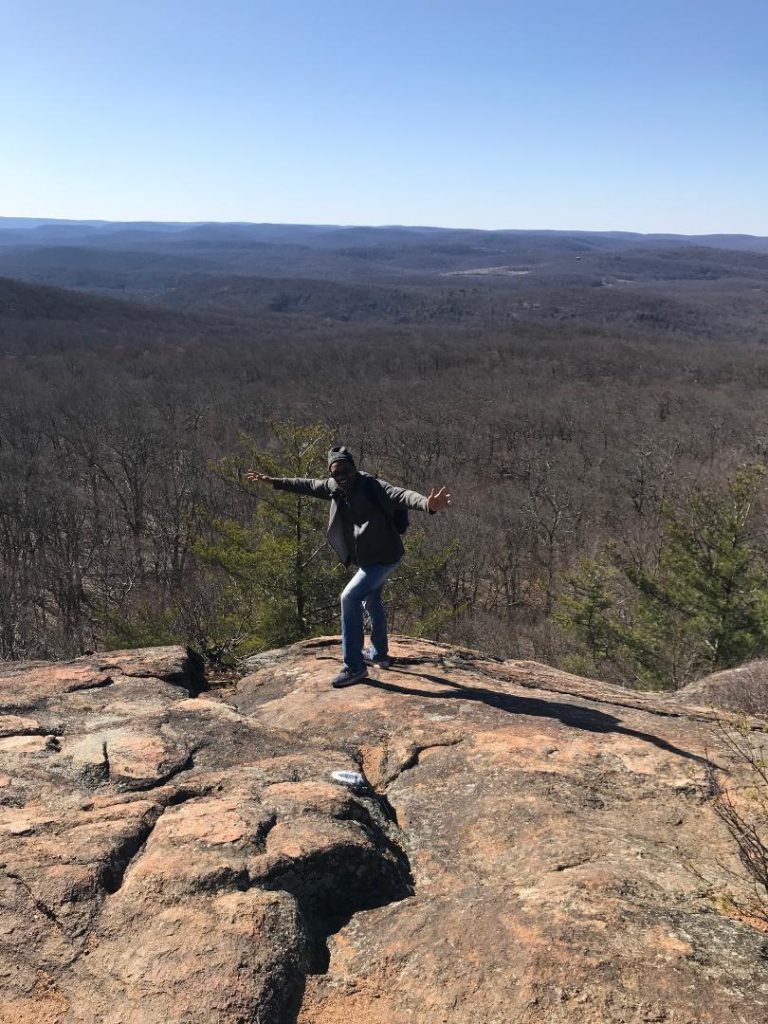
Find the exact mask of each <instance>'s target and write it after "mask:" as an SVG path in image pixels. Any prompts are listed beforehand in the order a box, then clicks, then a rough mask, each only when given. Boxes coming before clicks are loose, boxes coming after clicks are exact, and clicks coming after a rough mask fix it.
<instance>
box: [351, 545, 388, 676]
mask: <svg viewBox="0 0 768 1024" xmlns="http://www.w3.org/2000/svg"><path fill="white" fill-rule="evenodd" d="M399 564H400V563H399V562H392V564H391V565H366V566H365V567H364V568H360V569H358V570H357V572H356V573H355V575H354V576H353V577H352V579H351V580H350V581H349V583H348V584H347V585H346V587H345V588H344V591H343V593H342V595H341V652H342V655H343V657H344V667H345V668H348V669H349V671H350V672H357V671H358V670H359V669H361V668H362V667H363V665H364V662H363V640H364V638H365V630H364V622H363V608H365V610H366V611H367V612H368V614H369V615H370V617H371V653H372V654H373V656H374V657H375V658H383V657H385V656H386V654H387V613H386V612H385V611H384V602H383V601H382V599H381V592H382V590H383V589H384V584H385V583H386V581H387V577H388V576H389V574H390V573H391V572H393V571H394V570H395V569H396V568H397V567H398V565H399Z"/></svg>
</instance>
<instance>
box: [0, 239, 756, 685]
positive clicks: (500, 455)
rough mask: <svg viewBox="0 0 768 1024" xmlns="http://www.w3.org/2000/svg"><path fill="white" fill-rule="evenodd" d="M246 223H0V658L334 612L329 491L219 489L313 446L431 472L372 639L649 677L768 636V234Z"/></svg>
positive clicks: (329, 617) (205, 640) (216, 636)
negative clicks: (339, 445)
mask: <svg viewBox="0 0 768 1024" xmlns="http://www.w3.org/2000/svg"><path fill="white" fill-rule="evenodd" d="M224 227H225V226H221V228H222V229H223V228H224ZM246 227H247V226H242V227H241V229H239V231H235V230H234V229H233V230H230V231H229V233H227V232H226V231H223V230H220V231H219V232H218V234H217V233H216V232H214V231H213V228H212V227H211V226H209V228H208V229H207V233H206V229H205V227H204V226H203V227H200V228H198V229H197V233H196V234H195V233H194V232H192V235H193V237H191V238H190V237H189V234H190V232H189V231H186V232H181V233H179V232H174V231H171V230H170V229H168V230H166V231H165V232H162V231H159V230H157V231H155V230H154V229H153V230H152V231H149V230H148V229H147V230H145V229H141V230H139V229H130V230H128V229H126V230H125V232H124V236H125V235H127V236H128V237H123V238H122V241H120V240H119V239H118V240H116V239H115V233H113V234H111V235H109V234H102V235H99V234H98V233H99V231H100V230H102V229H99V228H97V227H91V228H90V229H89V231H90V232H91V233H92V234H93V233H95V234H96V235H98V238H90V237H89V238H87V239H86V241H87V242H88V245H87V246H86V245H84V244H83V235H84V234H85V235H88V232H87V231H85V229H84V228H83V226H78V225H74V226H69V227H67V228H66V229H64V228H63V227H60V228H59V230H60V231H64V230H66V232H67V233H68V235H67V238H68V240H67V244H66V246H62V245H60V244H59V243H58V241H57V243H56V245H51V244H50V238H48V237H47V236H45V232H44V226H43V227H41V228H39V229H34V230H36V231H37V232H38V235H37V236H36V239H35V240H34V244H33V240H32V239H31V237H30V234H29V232H30V230H31V229H29V228H23V227H21V228H20V227H18V226H17V225H16V226H13V227H12V228H8V229H7V230H5V231H3V230H1V229H0V242H3V241H4V244H0V272H2V273H8V274H10V275H12V276H15V277H16V278H25V279H26V280H27V282H28V283H21V281H19V280H10V279H3V280H2V282H0V352H1V353H2V354H1V355H0V359H1V360H2V376H3V387H2V391H0V473H1V474H2V480H3V488H2V493H0V585H1V586H2V594H3V611H4V614H3V616H2V620H1V621H0V630H1V633H0V657H3V658H6V659H12V658H22V657H24V658H29V657H46V658H47V657H64V656H68V655H73V654H78V653H81V652H83V651H84V650H88V649H92V648H96V647H101V646H103V645H105V644H107V645H109V644H120V645H121V646H126V645H129V644H133V643H145V642H146V643H149V642H163V641H166V640H168V641H171V640H179V641H189V642H192V643H193V644H194V645H195V646H197V647H198V648H199V649H200V650H202V651H203V652H204V653H206V654H207V655H208V656H209V657H212V658H215V659H219V660H224V661H226V660H227V659H230V658H232V657H235V656H237V655H239V654H243V653H246V652H248V651H252V650H256V649H260V648H262V647H267V646H269V647H274V646H279V645H280V644H283V643H286V642H288V641H290V640H292V639H295V638H297V637H299V636H302V635H309V634H311V633H313V632H315V633H316V632H319V631H330V630H335V628H336V625H335V622H336V600H337V592H338V589H339V585H340V582H341V580H342V579H343V572H342V571H341V569H340V568H338V567H336V566H335V565H334V563H333V560H332V558H331V556H330V554H329V553H327V552H326V551H325V550H324V549H323V548H322V547H321V541H322V536H323V520H324V518H325V514H326V512H327V507H326V506H324V505H323V504H322V503H316V504H315V505H314V506H313V505H310V506H307V505H306V503H305V504H303V505H298V504H297V502H296V500H295V499H293V498H290V497H287V496H280V497H274V496H273V495H271V493H269V494H267V495H266V497H265V495H264V492H256V491H254V490H252V489H251V488H249V487H248V486H247V485H245V484H244V483H243V482H242V480H241V473H242V470H243V469H244V468H247V467H248V466H254V465H255V466H260V467H262V468H264V469H265V470H266V471H268V472H271V473H273V474H278V473H279V474H285V475H288V474H290V475H297V474H299V473H301V474H307V475H324V472H325V468H324V464H323V453H324V451H325V450H326V447H327V444H328V442H329V441H334V442H344V443H346V444H348V445H349V446H350V447H351V448H352V449H353V451H354V452H355V453H356V454H357V455H358V457H359V462H360V464H361V466H362V468H365V469H368V470H371V471H374V472H377V473H380V474H381V475H382V476H384V477H385V478H387V479H390V480H392V481H394V482H397V483H402V484H405V485H408V486H410V487H413V488H416V489H418V490H421V491H428V490H429V488H430V487H431V486H433V485H440V484H448V485H449V486H450V487H451V489H452V491H453V494H454V508H453V511H452V512H451V513H450V514H447V515H441V516H437V517H433V518H431V519H430V520H429V521H426V520H421V519H419V518H418V517H413V519H414V521H413V525H412V528H411V531H410V532H409V535H408V543H409V546H410V549H411V550H410V554H409V558H408V561H407V562H406V563H404V566H403V568H402V569H401V571H400V573H399V575H398V578H397V579H395V580H394V581H393V584H392V587H391V596H392V603H393V617H392V618H393V628H394V630H395V631H403V632H422V633H424V634H426V635H428V636H432V637H435V638H438V639H445V640H451V641H455V642H464V643H469V644H473V645H477V646H482V647H483V648H484V649H485V650H486V651H488V652H491V653H496V654H498V655H505V656H521V657H530V658H536V659H539V660H544V661H549V662H551V663H553V664H557V665H561V666H564V667H576V668H579V669H580V670H582V671H587V672H589V671H591V672H599V673H600V674H601V675H602V677H603V678H607V679H611V680H614V681H618V682H624V683H627V684H629V685H639V686H653V687H669V686H677V685H681V684H682V683H684V682H686V681H688V680H690V679H691V678H694V677H695V676H697V675H700V674H702V673H703V672H705V671H709V670H712V669H715V668H721V667H726V666H727V665H728V664H734V663H736V662H737V661H738V660H739V659H743V658H744V657H748V656H752V655H754V654H756V653H760V652H762V651H764V649H765V646H766V635H765V630H764V627H763V626H762V623H763V622H765V621H768V617H767V616H766V615H765V613H766V611H768V603H767V602H768V587H766V584H765V583H764V580H765V578H766V577H765V574H764V571H763V570H764V569H765V559H766V550H765V538H766V535H767V534H766V528H767V527H768V509H767V508H766V502H765V488H766V484H765V478H764V476H763V467H764V465H765V460H766V453H767V452H768V422H766V388H768V327H767V326H766V324H768V320H767V319H766V314H768V292H767V291H766V282H767V281H768V254H765V252H761V251H760V248H761V241H764V240H759V239H755V240H752V242H751V243H749V242H748V241H747V242H744V241H742V243H741V244H740V245H739V248H738V249H737V248H736V245H737V244H738V242H737V240H734V239H730V240H728V244H729V245H730V246H731V248H722V247H719V246H718V245H717V240H708V241H709V242H710V244H709V245H702V242H701V240H700V239H695V240H684V239H683V240H681V239H680V238H675V239H670V240H664V239H647V238H644V237H642V236H621V235H615V236H614V235H611V236H586V235H585V236H583V237H582V236H571V235H565V236H559V235H557V234H545V233H542V234H541V235H539V236H536V237H533V233H531V237H529V236H528V235H523V234H515V233H508V234H509V237H506V234H507V233H497V235H498V237H497V235H496V234H495V235H494V236H493V237H489V233H471V232H464V233H457V232H454V233H450V237H447V238H445V237H443V236H441V235H435V236H433V235H429V237H427V238H426V239H425V237H424V235H423V233H422V234H418V233H416V234H409V233H408V232H407V231H406V230H405V229H398V230H400V235H399V236H397V237H396V238H395V237H393V236H392V235H388V236H386V237H385V236H376V234H375V232H374V233H372V231H373V229H359V231H358V232H357V234H354V233H352V234H343V233H342V234H341V235H339V232H338V229H337V230H336V231H332V230H331V229H327V230H321V229H309V228H307V229H303V232H304V233H303V235H302V234H301V232H300V231H299V229H298V228H297V229H295V230H294V231H293V232H292V231H290V230H287V231H286V232H285V236H283V235H280V233H279V232H278V230H277V229H278V227H279V226H273V234H275V235H276V236H279V237H277V239H276V240H273V241H270V240H269V238H268V237H261V238H259V239H256V240H254V238H253V237H252V235H249V233H248V231H246V230H245V228H246ZM265 230H266V229H265ZM387 230H389V229H387ZM392 231H394V229H392ZM41 232H42V235H43V237H42V238H41ZM78 232H79V234H78ZM73 233H74V237H75V240H76V242H77V244H76V245H74V246H72V245H71V244H70V242H71V239H70V236H71V235H72V234H73ZM148 234H149V235H150V236H151V238H150V239H149V241H148V238H147V235H148ZM475 235H478V236H479V237H475ZM161 236H162V237H161ZM182 236H183V240H182ZM329 236H333V238H335V242H331V241H330V240H329ZM459 236H461V237H459ZM470 236H471V237H470ZM502 236H503V237H502ZM286 237H287V238H288V241H286ZM340 238H341V242H340ZM158 239H159V240H158ZM150 241H151V246H149V242H150ZM107 242H108V243H109V244H107ZM713 242H714V243H715V244H712V243H713ZM119 245H122V246H123V247H122V248H120V247H119ZM99 246H101V248H99ZM147 246H149V249H148V248H147ZM763 248H764V247H763ZM750 250H751V251H750ZM515 253H517V257H519V258H517V257H516V256H515ZM141 254H143V255H141ZM292 254H293V255H292ZM294 257H295V258H294ZM291 260H293V262H291ZM206 261H207V262H206ZM366 266H367V268H368V269H367V270H365V269H364V268H365V267H366ZM350 267H354V269H353V270H350V269H349V268H350ZM265 268H266V269H265ZM361 268H363V269H361ZM382 268H384V269H382ZM308 270H309V272H308ZM29 282H34V283H29ZM62 283H64V284H67V285H70V286H71V285H75V284H76V285H77V286H78V287H79V288H81V289H84V290H87V292H89V294H87V293H86V291H77V292H75V291H71V290H62V289H60V288H55V287H50V285H51V284H62ZM96 293H98V294H96ZM118 295H123V296H124V297H125V299H127V300H129V301H125V299H124V300H118V299H117V298H116V296H118ZM297 538H299V540H297ZM318 548H320V550H317V549H318Z"/></svg>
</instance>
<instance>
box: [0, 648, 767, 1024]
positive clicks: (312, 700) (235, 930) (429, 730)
mask: <svg viewBox="0 0 768 1024" xmlns="http://www.w3.org/2000/svg"><path fill="white" fill-rule="evenodd" d="M394 654H395V655H396V658H397V661H396V663H395V665H394V666H393V668H392V669H390V670H389V671H386V672H384V671H381V672H377V673H376V675H375V677H372V678H371V679H369V680H368V681H366V682H365V683H363V684H360V685H358V686H354V687H350V688H348V689H345V690H332V689H331V688H330V687H329V679H330V677H331V676H332V675H333V674H334V672H335V671H336V669H337V664H338V641H337V640H336V639H331V638H321V639H318V640H313V641H308V642H306V643H303V644H298V645H296V646H294V647H292V648H288V649H286V650H282V651H276V652H272V653H270V654H268V655H261V656H259V657H258V658H256V659H252V660H251V665H250V671H249V672H248V674H247V675H246V676H245V677H244V678H242V679H241V680H240V682H239V683H238V684H237V686H236V687H230V688H226V689H213V690H209V689H207V688H206V684H205V681H204V678H203V676H202V673H201V670H200V666H199V664H198V663H197V662H196V661H195V659H194V658H193V657H192V656H190V655H189V654H188V653H187V652H185V651H183V650H182V649H179V648H164V649H156V650H146V651H126V652H110V653H109V654H105V655H95V656H92V657H88V658H81V659H78V660H76V661H74V662H70V663H68V664H65V665H49V664H43V663H37V664H26V665H16V666H5V667H4V668H3V670H2V671H0V864H1V865H2V871H1V872H0V893H1V895H0V898H1V899H2V916H1V917H0V992H1V994H0V1021H1V1022H3V1024H11V1022H13V1024H31V1022H33V1021H34V1022H35V1024H54V1022H56V1024H193V1022H194V1024H236V1022H254V1024H349V1022H352V1021H355V1022H359V1021H365V1022H367V1024H384V1022H387V1024H405V1022H418V1024H436V1022H451V1024H469V1022H470V1021H471V1022H473V1024H511V1022H520V1024H565V1022H566V1021H567V1022H569V1024H572V1022H575V1021H578V1022H579V1024H641V1022H644V1024H648V1022H651V1021H657V1022H660V1021H665V1022H669V1024H725V1022H728V1021H731V1020H733V1021H740V1022H743V1024H765V1021H766V1020H767V1019H768V934H766V932H765V931H764V930H761V927H760V922H759V921H757V920H752V919H749V918H748V917H746V916H745V915H744V914H743V913H740V912H739V911H738V910H737V909H736V907H735V905H734V904H733V903H732V902H731V900H730V899H729V895H730V894H731V893H732V892H733V890H734V886H738V885H740V884H742V882H744V880H745V879H744V870H743V867H742V865H741V863H740V860H739V857H738V850H737V848H736V845H735V844H734V842H733V840H732V839H731V836H730V835H729V833H728V830H727V829H726V827H725V825H724V824H723V823H722V821H721V820H720V818H719V817H718V816H717V814H716V813H715V811H714V808H713V789H712V786H713V779H715V778H718V779H719V780H720V782H721V784H726V785H728V786H729V787H730V789H731V791H732V792H733V793H734V794H736V795H737V797H738V793H739V791H740V788H741V787H743V786H744V785H745V784H746V783H747V782H748V780H747V779H746V778H745V777H743V776H742V768H741V766H740V765H739V764H738V762H735V761H734V759H733V756H732V751H731V750H730V749H729V748H728V746H727V745H725V746H723V745H722V744H719V743H718V731H717V728H715V723H716V719H717V714H716V713H715V712H713V711H712V710H710V709H707V708H703V707H697V706H695V705H686V704H684V703H682V702H681V701H679V700H677V699H674V698H671V697H662V696H649V695H643V694H637V693H633V692H630V691H626V690H622V689H620V688H618V687H613V686H608V685H604V684H600V683H596V682H594V681H591V680H585V679H581V678H578V677H575V676H570V675H568V674H566V673H561V672H557V671H555V670H552V669H548V668H546V667H545V666H542V665H538V664H535V663H529V662H498V661H493V660H490V659H484V658H482V657H481V656H480V655H478V654H477V653H475V652H470V651H462V650H457V649H455V648H448V647H442V646H440V645H436V644H430V643H427V642H424V641H408V640H402V641H400V642H399V643H397V644H395V645H394ZM339 771H347V772H350V771H351V772H358V773H361V774H362V776H363V782H362V783H361V784H357V785H354V784H353V785H352V786H350V785H346V784H344V783H343V782H339V781H338V780H337V778H336V777H334V773H336V772H339Z"/></svg>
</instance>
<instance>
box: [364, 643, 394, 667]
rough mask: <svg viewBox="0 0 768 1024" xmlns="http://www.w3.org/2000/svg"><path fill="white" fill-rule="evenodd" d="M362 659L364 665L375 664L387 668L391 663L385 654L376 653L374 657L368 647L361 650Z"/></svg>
mask: <svg viewBox="0 0 768 1024" xmlns="http://www.w3.org/2000/svg"><path fill="white" fill-rule="evenodd" d="M363 661H364V662H365V664H366V665H375V666H376V667H377V668H389V666H390V665H391V664H392V659H391V658H390V657H389V655H387V654H383V655H381V656H378V655H377V656H376V657H375V658H374V656H373V654H372V653H371V649H370V648H366V649H365V650H364V651H363Z"/></svg>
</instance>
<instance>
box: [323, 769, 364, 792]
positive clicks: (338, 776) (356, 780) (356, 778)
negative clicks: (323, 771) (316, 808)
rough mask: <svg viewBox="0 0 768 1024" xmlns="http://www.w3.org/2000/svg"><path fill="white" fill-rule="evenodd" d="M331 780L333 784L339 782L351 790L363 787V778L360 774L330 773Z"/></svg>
mask: <svg viewBox="0 0 768 1024" xmlns="http://www.w3.org/2000/svg"><path fill="white" fill-rule="evenodd" d="M331 778H332V779H333V781H334V782H340V783H341V784H342V786H351V787H352V788H353V789H357V788H358V787H362V786H365V776H364V775H361V774H360V772H346V771H339V772H331Z"/></svg>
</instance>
